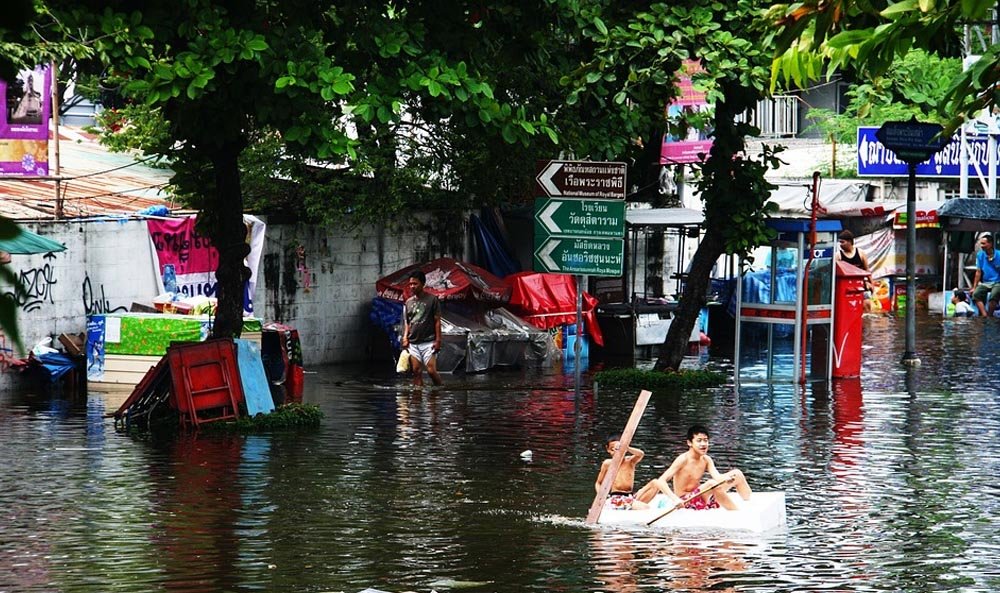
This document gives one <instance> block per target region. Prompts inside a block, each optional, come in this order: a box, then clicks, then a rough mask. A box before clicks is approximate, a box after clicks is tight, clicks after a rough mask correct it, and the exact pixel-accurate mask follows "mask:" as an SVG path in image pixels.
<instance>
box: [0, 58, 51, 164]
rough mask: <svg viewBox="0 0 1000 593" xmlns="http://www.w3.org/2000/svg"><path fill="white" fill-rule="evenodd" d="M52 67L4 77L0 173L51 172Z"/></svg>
mask: <svg viewBox="0 0 1000 593" xmlns="http://www.w3.org/2000/svg"><path fill="white" fill-rule="evenodd" d="M51 88H52V68H51V67H49V66H36V67H35V68H31V69H25V70H21V71H20V72H18V73H17V77H16V78H15V79H14V80H12V81H4V80H0V97H2V98H3V103H2V105H3V109H0V175H48V174H49V145H48V140H49V117H50V115H51V109H52V100H51V99H52V93H51V92H50V89H51Z"/></svg>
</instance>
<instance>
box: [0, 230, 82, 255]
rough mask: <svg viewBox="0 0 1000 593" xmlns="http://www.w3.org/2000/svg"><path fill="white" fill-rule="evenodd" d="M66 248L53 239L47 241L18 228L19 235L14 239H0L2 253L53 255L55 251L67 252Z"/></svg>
mask: <svg viewBox="0 0 1000 593" xmlns="http://www.w3.org/2000/svg"><path fill="white" fill-rule="evenodd" d="M65 250H66V246H65V245H63V244H62V243H59V242H57V241H53V240H52V239H47V238H45V237H43V236H41V235H36V234H35V233H32V232H31V231H27V230H25V229H22V228H20V227H19V228H18V233H17V234H16V235H14V236H13V237H9V238H0V251H6V252H7V253H16V254H20V255H29V254H32V253H52V252H53V251H65Z"/></svg>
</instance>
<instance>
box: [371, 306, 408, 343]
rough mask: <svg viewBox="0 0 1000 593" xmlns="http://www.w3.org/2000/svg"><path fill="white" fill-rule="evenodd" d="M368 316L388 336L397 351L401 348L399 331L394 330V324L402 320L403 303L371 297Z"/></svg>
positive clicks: (396, 324)
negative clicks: (370, 308)
mask: <svg viewBox="0 0 1000 593" xmlns="http://www.w3.org/2000/svg"><path fill="white" fill-rule="evenodd" d="M368 317H369V318H370V319H371V320H372V323H374V324H375V325H376V326H378V327H379V328H381V329H382V331H384V332H385V333H386V335H388V336H389V341H390V342H392V347H393V348H395V349H396V350H397V351H399V350H401V349H402V348H403V344H402V343H401V342H400V339H399V333H397V331H396V326H398V325H399V324H400V323H401V322H402V320H403V303H399V302H396V301H390V300H389V299H384V298H382V297H375V298H373V299H372V310H371V312H370V313H369V314H368Z"/></svg>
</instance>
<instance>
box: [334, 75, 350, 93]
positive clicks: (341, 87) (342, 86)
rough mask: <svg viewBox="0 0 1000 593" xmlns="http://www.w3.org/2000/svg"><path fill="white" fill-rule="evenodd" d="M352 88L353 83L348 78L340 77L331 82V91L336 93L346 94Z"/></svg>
mask: <svg viewBox="0 0 1000 593" xmlns="http://www.w3.org/2000/svg"><path fill="white" fill-rule="evenodd" d="M353 90H354V85H352V84H351V82H350V81H349V80H345V79H341V80H338V81H337V82H335V83H333V92H335V93H337V94H338V95H346V94H348V93H350V92H351V91H353Z"/></svg>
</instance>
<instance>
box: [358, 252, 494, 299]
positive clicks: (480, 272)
mask: <svg viewBox="0 0 1000 593" xmlns="http://www.w3.org/2000/svg"><path fill="white" fill-rule="evenodd" d="M415 270H421V271H422V272H423V273H424V274H426V275H427V284H426V285H425V290H427V292H429V293H431V294H433V295H435V296H437V297H438V298H439V299H441V300H442V301H457V300H467V299H473V300H477V301H483V302H488V303H497V304H500V303H506V302H507V301H508V300H509V299H510V287H509V286H507V285H506V284H504V281H503V280H501V279H500V278H497V277H496V276H494V275H493V274H491V273H490V272H487V271H486V270H484V269H483V268H480V267H479V266H477V265H474V264H470V263H466V262H461V261H458V260H457V259H452V258H450V257H442V258H438V259H435V260H433V261H429V262H425V263H421V264H414V265H412V266H407V267H405V268H403V269H401V270H397V271H395V272H393V273H392V274H389V275H388V276H385V277H384V278H382V279H380V280H379V281H378V282H376V283H375V290H376V291H377V292H378V296H380V297H382V298H385V299H389V300H392V301H404V300H406V298H407V297H409V296H410V289H409V286H407V279H408V278H409V275H410V273H411V272H413V271H415Z"/></svg>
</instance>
